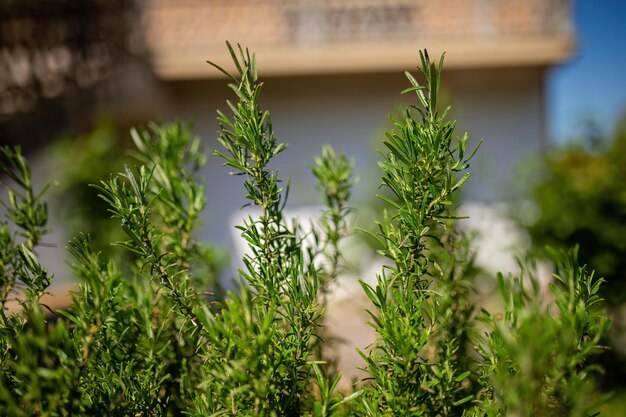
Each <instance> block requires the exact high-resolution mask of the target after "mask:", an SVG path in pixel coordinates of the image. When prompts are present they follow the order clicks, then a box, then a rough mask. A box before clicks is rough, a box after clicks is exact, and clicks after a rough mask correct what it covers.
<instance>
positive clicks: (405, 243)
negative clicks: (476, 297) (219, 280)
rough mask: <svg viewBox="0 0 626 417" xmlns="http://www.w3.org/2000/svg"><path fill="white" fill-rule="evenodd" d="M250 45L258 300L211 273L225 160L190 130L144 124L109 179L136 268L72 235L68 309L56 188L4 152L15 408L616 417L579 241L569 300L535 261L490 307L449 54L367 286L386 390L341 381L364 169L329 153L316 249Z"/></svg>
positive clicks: (6, 284)
mask: <svg viewBox="0 0 626 417" xmlns="http://www.w3.org/2000/svg"><path fill="white" fill-rule="evenodd" d="M228 48H229V51H230V53H231V55H232V59H233V61H234V65H235V68H236V72H235V73H234V74H231V73H230V72H228V71H226V70H224V69H223V68H222V67H220V66H219V65H217V64H213V65H214V66H215V67H216V68H218V69H219V70H221V71H222V72H223V73H224V75H225V76H226V77H227V78H228V79H229V81H230V87H231V88H232V91H233V93H234V95H235V99H234V101H232V102H231V101H228V102H227V106H226V107H225V110H224V111H220V112H218V121H219V126H220V131H219V136H218V140H219V143H220V145H221V147H220V149H219V150H218V151H216V152H215V155H216V156H217V157H218V158H221V159H222V160H223V162H224V165H226V166H227V167H228V170H231V171H232V172H231V174H234V175H238V176H240V178H241V180H242V185H243V187H242V198H243V197H245V199H246V200H247V204H249V205H253V206H256V207H257V208H258V209H259V213H260V215H259V216H258V217H248V218H247V219H246V220H245V221H244V222H243V223H242V224H241V225H239V226H238V229H239V230H240V232H241V237H242V239H245V241H246V242H247V244H248V245H249V249H250V251H249V254H248V255H245V257H244V259H243V265H244V266H243V267H242V268H241V270H239V271H238V280H239V282H241V284H242V285H241V286H240V287H239V288H238V289H237V291H234V292H229V293H228V294H224V295H223V296H217V295H215V288H212V287H211V286H210V285H207V284H206V283H207V282H211V280H207V279H206V276H205V274H210V273H213V272H212V269H211V265H210V263H211V261H210V259H208V258H207V256H206V253H207V251H206V244H203V243H202V242H198V241H197V240H196V239H195V235H194V227H196V226H197V225H198V223H199V221H200V219H201V217H202V210H203V208H204V206H205V198H206V197H205V192H204V188H203V185H202V183H201V181H200V179H199V176H198V172H199V169H200V168H201V166H202V165H203V164H204V162H205V160H206V155H205V153H204V151H203V149H202V148H203V147H202V145H201V143H200V141H199V139H197V138H195V137H194V136H193V135H192V134H191V132H190V130H189V129H188V128H187V127H186V126H184V125H182V124H180V123H174V124H165V125H156V124H155V125H150V126H149V127H148V128H147V129H143V130H136V131H133V132H132V137H133V140H134V142H135V145H136V159H137V166H129V167H126V168H124V170H123V171H122V172H121V173H119V174H116V175H112V176H111V177H110V178H109V179H107V180H104V181H102V182H100V183H99V184H95V185H94V187H95V189H96V190H97V192H98V193H99V195H100V197H101V198H102V204H104V205H106V206H107V207H108V209H109V211H110V213H111V215H112V216H113V217H114V218H115V219H116V220H117V221H118V222H119V223H120V224H121V227H122V229H123V231H124V233H125V236H126V237H125V240H124V241H121V242H117V243H115V244H116V245H118V246H119V247H121V248H122V249H123V250H124V251H126V252H127V253H128V255H129V256H125V257H115V258H111V259H108V258H107V256H106V255H105V254H103V253H99V252H97V251H95V250H94V249H92V245H91V243H90V241H91V238H90V236H88V235H82V234H81V235H79V236H77V237H75V238H74V239H73V240H71V241H70V242H69V243H68V245H67V249H68V252H69V253H70V254H71V257H72V259H73V260H72V265H73V272H74V275H75V277H76V278H77V279H78V281H79V283H80V284H79V287H78V288H79V289H78V290H77V291H76V292H74V293H73V294H72V300H73V302H72V304H71V306H70V307H69V308H68V309H66V310H62V311H61V310H60V311H55V312H54V316H51V315H50V314H49V312H48V311H47V309H46V306H45V305H42V304H41V303H40V298H41V297H42V295H43V294H44V293H45V292H46V291H47V288H48V286H49V285H50V283H51V281H52V278H53V277H52V276H51V275H50V274H49V273H48V271H47V269H46V267H45V266H44V265H41V264H40V262H39V260H38V258H37V248H38V245H40V244H41V242H42V239H43V237H44V235H45V233H46V231H47V228H48V226H47V219H48V211H47V210H48V209H47V205H46V202H45V191H46V189H45V188H44V189H43V190H34V189H33V181H32V177H31V170H30V168H29V166H28V164H27V162H26V160H25V158H24V156H23V155H22V154H21V152H20V150H19V149H17V148H9V147H5V148H2V149H1V157H2V159H1V167H2V171H3V172H4V174H5V178H6V187H7V189H8V190H7V196H8V197H7V199H6V201H3V205H4V206H5V216H6V221H4V222H3V223H1V224H0V303H1V304H2V305H1V306H0V307H1V308H0V368H1V370H2V372H1V373H0V415H2V416H179V415H187V416H203V417H207V416H276V417H280V416H315V417H322V416H348V415H355V416H589V415H594V413H595V412H596V411H597V406H598V404H599V403H600V402H601V401H602V396H601V395H599V394H598V393H597V391H596V382H595V381H596V375H597V374H598V373H599V372H601V369H599V368H598V367H597V365H595V363H594V360H593V358H594V356H595V355H597V354H598V353H600V352H601V351H602V349H603V347H602V346H601V345H600V339H601V338H602V337H603V335H604V334H605V333H606V331H607V329H608V326H609V320H608V319H607V317H606V315H605V312H604V306H603V300H602V299H601V298H600V296H599V295H598V294H599V290H600V286H601V284H602V279H600V278H598V277H595V276H594V274H593V272H591V271H589V270H587V269H586V268H585V267H584V266H580V265H579V264H578V262H577V253H576V249H572V250H571V251H569V252H556V251H553V252H551V257H552V260H553V262H554V264H555V274H554V279H553V282H552V283H551V284H550V297H546V296H545V295H542V294H540V286H539V282H538V279H537V278H536V277H535V276H534V274H533V272H532V268H530V267H529V268H526V269H524V272H523V273H522V274H521V276H519V277H505V276H499V277H498V278H497V282H498V286H499V291H500V293H501V299H502V306H503V307H502V309H501V310H502V311H497V312H488V311H485V310H482V309H480V308H478V307H477V306H476V305H475V304H474V302H473V300H472V299H471V294H472V291H473V290H472V288H473V287H472V285H473V281H472V280H473V276H474V273H473V267H472V251H471V250H470V243H471V242H470V241H469V239H468V238H467V237H466V236H464V235H463V234H462V232H460V231H459V230H458V228H456V227H455V222H457V221H463V220H459V219H458V218H457V217H456V215H455V204H456V201H457V199H458V194H459V192H460V191H461V190H462V188H463V185H464V184H465V183H466V181H468V179H469V177H470V174H469V173H468V168H469V162H470V160H471V158H472V155H473V153H474V152H475V151H476V149H468V137H467V135H465V136H460V137H459V136H458V135H457V134H456V133H455V123H454V122H453V121H447V119H446V113H447V111H439V110H438V106H437V94H438V90H439V85H440V74H441V71H442V65H443V57H442V58H441V60H440V61H439V62H431V60H430V58H429V56H428V54H427V53H426V52H423V53H421V54H420V56H421V66H420V67H419V74H417V75H416V76H414V75H412V74H410V73H408V72H407V73H406V76H407V79H408V88H407V89H406V90H405V91H404V92H403V93H405V94H411V95H413V96H414V98H415V101H416V104H415V105H414V106H411V107H410V108H408V109H406V110H405V111H404V112H403V113H402V114H401V115H400V116H398V117H396V118H393V119H392V122H393V125H394V128H393V129H392V130H391V131H389V132H387V134H386V139H385V141H384V147H385V149H384V151H383V152H381V155H382V159H381V161H380V162H379V166H380V169H381V172H382V183H381V187H383V188H384V189H385V190H386V192H385V193H381V195H380V198H381V199H383V200H384V203H385V205H386V210H385V211H384V213H383V214H382V216H381V218H380V221H379V222H378V224H377V231H376V232H370V235H371V238H373V239H374V240H375V241H376V242H377V245H378V248H379V253H380V254H382V255H383V256H384V257H385V258H387V260H388V266H386V267H384V269H383V270H381V271H380V273H379V274H378V276H377V277H376V285H368V284H367V283H365V282H362V283H361V284H362V288H363V291H364V292H365V294H366V295H367V297H368V298H369V300H370V301H371V307H370V309H369V316H370V319H369V324H370V325H371V326H372V327H373V329H374V330H375V333H376V340H375V342H374V343H373V344H372V345H371V346H368V347H366V346H363V347H362V348H361V350H360V351H359V354H360V355H361V356H362V357H363V358H364V360H365V367H364V370H365V372H366V373H367V377H366V378H364V379H363V380H362V381H357V383H356V384H355V385H354V386H353V387H352V389H351V390H348V391H344V390H342V389H339V388H338V382H339V379H340V378H341V375H340V374H339V373H338V372H337V370H336V367H335V366H333V349H332V343H328V342H327V340H328V337H327V335H326V334H325V328H324V314H325V309H326V305H327V303H328V301H327V295H328V292H329V291H330V290H331V288H332V286H331V285H330V283H332V282H333V281H334V280H335V279H337V277H338V276H339V275H340V274H341V272H342V268H341V264H342V262H343V256H342V252H341V248H342V246H341V245H340V243H341V241H342V239H343V238H344V237H345V236H346V235H347V234H349V233H361V232H354V231H351V230H349V222H348V221H347V216H348V215H349V213H350V210H351V209H350V202H349V197H350V190H351V186H352V183H353V180H352V177H351V169H352V166H351V163H350V162H349V159H348V158H347V157H346V156H345V155H342V154H339V153H336V152H335V151H333V150H332V148H330V147H324V148H323V150H322V154H321V155H320V156H318V157H316V158H314V163H313V170H312V171H313V172H312V173H313V175H314V176H315V178H316V179H317V182H318V185H319V189H320V190H321V193H322V196H321V197H322V200H323V201H324V203H325V205H326V210H325V212H324V213H323V214H322V217H321V224H320V225H319V227H317V228H314V230H313V232H308V233H309V234H311V233H312V234H313V236H307V233H305V232H304V230H303V227H302V225H301V224H299V223H298V222H296V221H293V220H291V219H288V218H286V216H285V215H284V209H285V206H286V204H287V203H288V202H287V198H288V191H289V186H288V184H289V182H288V181H286V179H284V178H281V177H280V176H279V172H277V171H275V170H273V169H272V159H273V158H275V157H277V156H278V155H279V154H281V153H283V152H285V153H287V152H289V150H288V148H287V147H286V145H285V144H283V143H281V142H280V141H279V139H278V138H277V135H276V134H275V132H274V127H273V125H272V121H271V117H270V115H269V113H268V112H267V111H264V110H263V109H262V108H261V106H260V101H261V95H262V83H261V82H260V81H259V79H258V76H257V72H256V68H255V62H254V56H253V55H251V54H250V53H249V52H248V50H245V49H243V48H241V47H232V46H231V45H228ZM226 173H227V171H226V170H225V175H226ZM310 237H313V239H312V241H313V242H314V244H313V245H308V244H307V245H305V244H304V240H305V239H309V238H310ZM15 298H17V299H18V300H19V304H20V305H21V308H20V309H19V310H17V311H14V310H9V309H8V308H7V303H9V302H10V301H11V300H13V299H15Z"/></svg>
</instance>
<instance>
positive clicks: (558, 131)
mask: <svg viewBox="0 0 626 417" xmlns="http://www.w3.org/2000/svg"><path fill="white" fill-rule="evenodd" d="M574 12H575V16H574V19H575V25H576V32H577V37H578V39H577V41H578V50H577V51H575V53H574V55H573V56H572V58H571V59H570V60H568V61H567V62H565V63H563V64H562V65H560V66H558V67H556V68H554V69H553V70H551V71H550V74H549V76H548V112H549V113H548V122H549V124H548V127H549V134H550V137H551V139H552V140H553V141H554V142H556V143H564V142H566V141H567V140H568V139H571V138H574V137H576V136H577V135H578V134H580V132H581V130H582V129H584V127H583V126H584V124H585V122H586V121H587V120H589V119H590V118H593V120H594V121H596V122H597V123H599V125H600V126H601V128H602V131H603V133H605V134H610V133H611V132H612V131H613V128H614V125H615V122H616V121H617V120H618V119H619V118H620V116H621V115H622V114H624V113H626V0H574Z"/></svg>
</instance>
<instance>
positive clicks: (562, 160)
mask: <svg viewBox="0 0 626 417" xmlns="http://www.w3.org/2000/svg"><path fill="white" fill-rule="evenodd" d="M625 176H626V129H624V130H621V131H618V133H617V134H616V135H615V137H614V138H613V139H612V141H611V142H610V143H609V144H608V146H607V147H606V148H605V149H598V150H596V151H592V150H588V149H586V148H584V147H582V146H580V145H572V146H569V147H567V148H565V149H560V150H554V151H553V152H552V153H551V154H550V155H549V156H548V157H547V158H546V159H545V161H544V166H543V175H542V176H541V178H540V180H539V182H537V183H536V186H535V187H534V189H533V190H532V192H531V197H532V199H533V200H534V201H535V202H536V203H537V205H538V209H539V217H538V218H537V219H536V220H535V221H534V222H533V223H532V224H530V225H529V232H530V234H531V237H532V239H533V244H534V245H535V247H536V250H537V251H539V252H542V251H543V248H544V247H545V245H551V246H553V247H559V248H565V247H572V246H574V245H580V256H581V261H583V262H585V263H586V264H588V265H590V266H591V267H593V268H594V269H596V270H597V271H598V273H600V274H602V275H603V276H604V277H605V278H606V280H607V285H606V287H605V290H604V294H605V295H606V297H607V300H608V301H609V302H610V303H612V304H618V303H622V302H624V301H626V272H625V271H626V240H625V239H624V236H626V183H625V182H624V180H623V179H624V177H625Z"/></svg>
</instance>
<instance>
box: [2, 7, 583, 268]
mask: <svg viewBox="0 0 626 417" xmlns="http://www.w3.org/2000/svg"><path fill="white" fill-rule="evenodd" d="M571 13H572V6H571V4H570V1H569V0H437V1H433V0H206V1H200V0H142V1H132V0H116V1H102V0H85V1H83V2H80V4H78V3H76V2H75V1H72V0H58V1H56V2H51V1H49V0H30V1H28V2H24V1H19V0H7V2H6V3H5V4H3V5H2V6H0V40H1V42H2V43H1V44H0V141H2V142H21V143H24V142H27V141H28V140H29V139H30V142H31V146H35V147H36V145H37V144H38V143H39V142H38V139H33V138H39V141H41V140H42V139H41V138H44V137H45V135H48V136H49V137H54V134H53V133H54V132H59V131H62V130H63V128H64V127H68V126H69V127H70V129H69V131H72V129H71V128H72V127H74V128H75V127H76V125H78V129H79V130H80V129H81V128H82V127H81V126H84V125H88V124H89V115H90V114H91V112H93V111H96V110H99V111H101V110H104V111H105V112H108V113H110V114H112V115H113V117H114V119H115V120H116V121H117V122H118V123H119V124H120V125H122V126H128V125H131V124H137V123H143V122H145V121H147V120H151V119H156V120H173V119H176V118H178V119H183V120H194V121H195V131H196V132H197V133H198V134H199V135H200V136H202V137H203V138H205V139H206V144H207V148H209V149H211V148H214V147H215V146H216V145H217V144H216V141H215V139H214V138H215V136H216V135H215V131H216V130H217V123H216V122H215V114H216V113H215V111H216V109H218V108H224V107H225V100H226V99H229V98H230V99H232V98H233V96H232V93H231V92H230V91H229V90H228V88H227V86H226V80H225V79H223V78H222V77H221V75H220V73H219V72H218V71H216V70H215V69H213V68H212V67H211V66H210V65H208V64H207V63H206V60H207V59H210V60H212V61H214V62H217V63H219V64H220V65H223V66H225V67H227V68H228V67H229V63H230V57H229V56H228V53H227V50H226V47H225V45H224V41H225V40H230V41H232V42H240V43H241V44H243V45H245V46H248V47H249V48H251V50H252V51H254V52H255V53H256V57H257V66H258V69H259V73H260V76H261V77H262V78H263V80H264V81H265V87H264V91H263V98H262V104H263V106H264V107H266V108H267V109H269V110H270V111H271V113H272V118H273V122H274V126H275V130H276V132H277V135H278V139H279V140H280V141H284V142H287V143H289V145H290V146H289V149H288V150H287V151H286V152H284V153H283V154H281V155H280V157H279V158H278V160H277V161H276V164H275V167H276V168H278V169H279V171H280V174H281V176H282V177H283V178H286V177H291V179H292V184H293V186H292V193H291V203H292V205H293V206H303V205H311V204H316V203H317V201H318V200H317V197H316V195H315V193H314V192H313V181H312V178H311V175H310V173H309V171H310V162H309V161H310V160H311V157H312V156H313V155H315V154H317V153H319V152H320V148H321V145H322V144H323V143H331V144H333V145H334V146H335V147H336V148H337V149H339V150H340V151H343V152H345V153H347V154H348V155H351V156H353V157H354V158H355V159H356V173H357V175H358V176H359V177H361V182H360V184H359V186H358V188H357V190H356V197H355V198H356V199H357V201H359V200H360V201H361V202H364V201H367V198H372V199H373V197H372V196H373V195H374V194H375V192H376V186H377V185H378V182H379V179H378V177H379V175H378V169H377V166H376V162H375V161H376V159H377V154H376V152H375V150H374V149H375V148H376V147H377V146H378V147H380V146H379V145H378V144H379V141H380V138H381V137H382V136H383V131H384V130H385V129H386V128H388V127H389V124H388V121H387V116H386V115H387V114H388V113H391V112H396V111H397V109H398V108H399V106H400V105H403V104H406V103H407V102H415V101H416V100H415V99H414V97H410V96H401V95H400V92H401V91H402V90H403V89H404V88H406V86H407V82H406V80H405V78H404V75H403V71H404V70H411V71H414V70H415V67H416V65H417V64H418V62H419V55H418V50H419V49H423V48H427V49H428V51H429V54H430V55H431V57H433V58H434V59H437V58H438V57H439V55H440V54H441V53H443V52H444V51H446V61H445V62H446V64H445V71H444V83H443V84H444V85H443V91H442V95H443V101H446V102H448V103H450V104H451V105H452V106H453V113H452V117H454V118H456V119H457V120H458V131H459V134H462V133H463V132H464V131H466V130H467V131H469V134H470V137H471V138H472V140H473V143H474V144H476V143H477V142H478V140H479V139H481V138H482V139H484V144H483V146H482V149H481V151H480V153H479V154H478V157H477V159H476V160H475V161H474V163H473V166H472V171H473V173H474V174H475V175H474V178H473V179H472V180H471V181H470V183H469V185H468V187H467V192H466V196H465V198H466V200H469V201H481V202H493V201H498V200H499V199H501V198H503V197H509V196H510V195H507V193H510V190H511V184H512V183H513V182H514V178H515V165H516V163H517V161H518V160H519V157H520V156H522V155H524V154H527V153H531V152H536V151H539V150H541V148H542V147H543V146H544V145H545V142H546V137H545V135H546V129H545V125H546V120H545V108H544V106H545V103H544V101H545V100H544V94H545V86H544V80H545V76H546V71H547V70H548V69H549V68H550V67H551V66H553V65H555V64H558V63H560V62H562V61H563V60H565V59H567V58H568V56H569V55H570V54H571V53H572V51H573V48H574V45H575V33H574V29H573V26H572V16H571ZM85 97H88V99H86V98H85ZM38 103H39V104H38ZM55 112H56V113H59V114H62V117H61V116H60V117H59V118H55V119H54V120H52V119H51V116H50V115H52V114H56V113H55ZM87 113H89V114H87ZM59 120H60V121H59ZM53 125H54V126H53ZM53 127H54V128H53ZM55 129H56V130H55ZM35 130H36V131H35ZM66 130H68V129H66ZM74 130H76V129H74ZM227 171H228V170H227V169H226V168H223V167H222V166H221V161H220V160H218V159H216V158H209V163H208V166H207V167H206V171H205V173H204V174H205V175H206V178H207V194H208V196H209V198H208V204H207V206H208V208H207V215H206V219H205V226H204V232H203V233H204V235H205V236H206V237H207V238H210V239H212V240H215V241H217V242H219V243H222V244H224V245H227V246H231V245H232V243H231V242H230V231H231V224H229V223H230V220H229V221H225V219H232V215H233V212H234V211H235V210H237V208H238V207H240V206H241V205H242V204H243V203H244V196H243V192H242V187H241V184H240V178H238V177H229V176H228V175H227ZM52 175H53V174H52ZM216 196H217V197H216ZM61 242H62V240H61ZM59 246H60V247H63V244H62V243H61V244H60V245H59ZM57 258H58V257H57Z"/></svg>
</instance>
